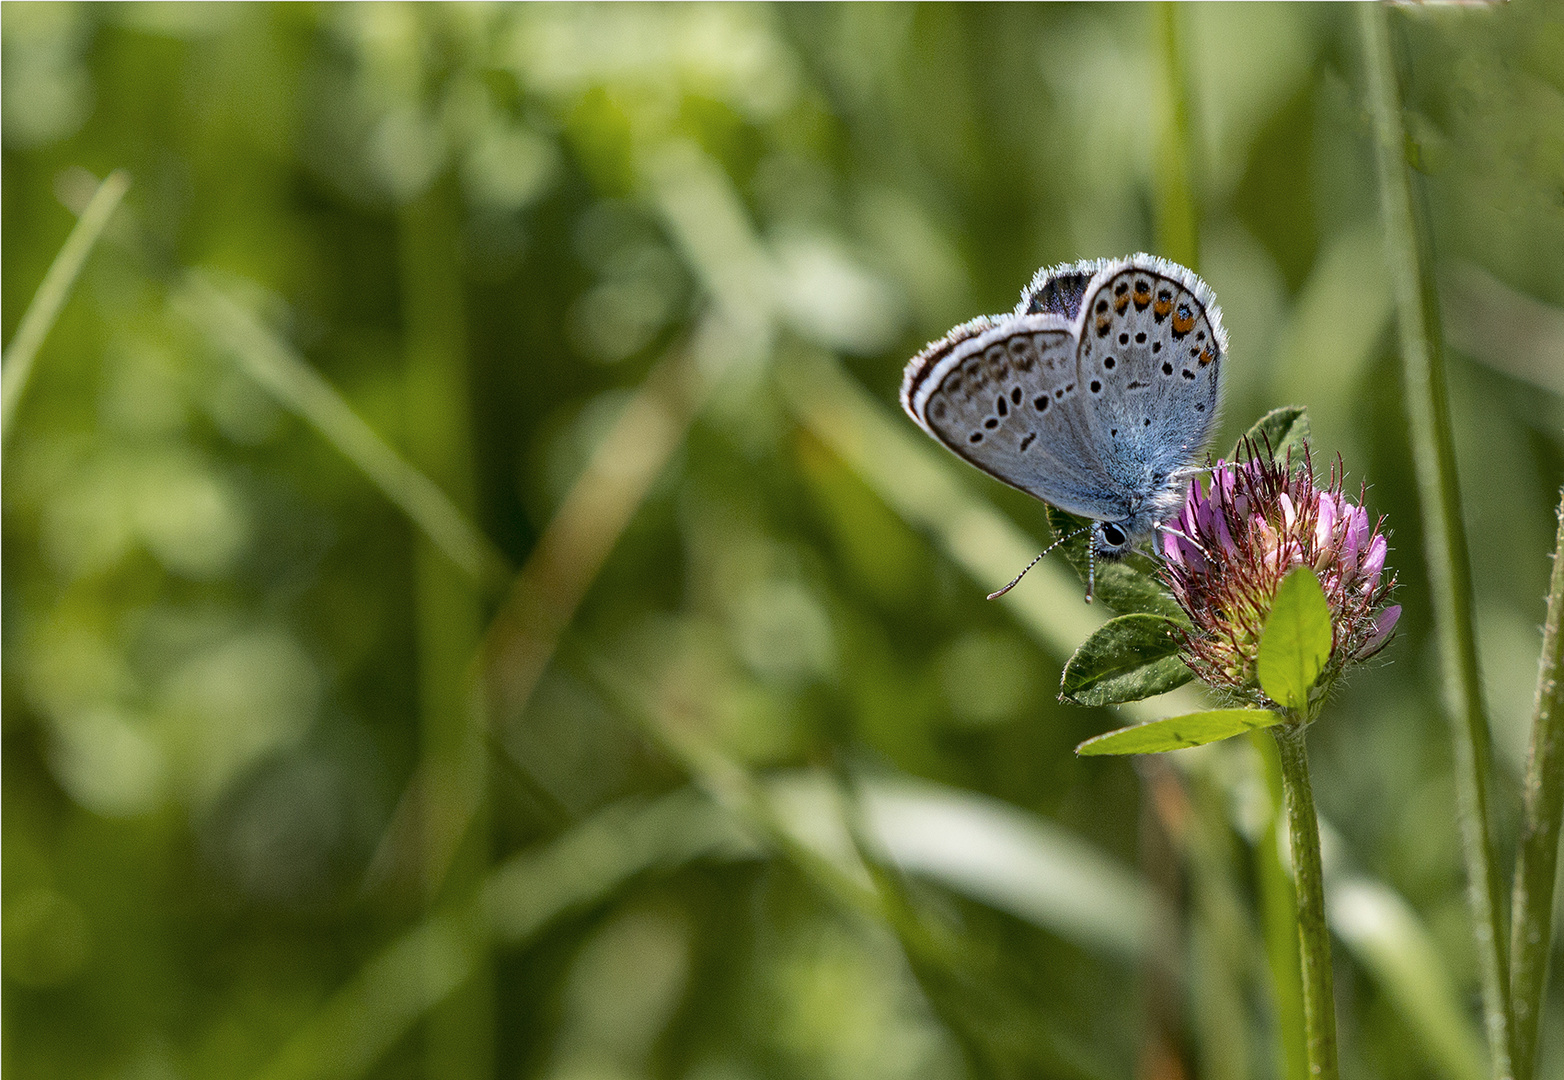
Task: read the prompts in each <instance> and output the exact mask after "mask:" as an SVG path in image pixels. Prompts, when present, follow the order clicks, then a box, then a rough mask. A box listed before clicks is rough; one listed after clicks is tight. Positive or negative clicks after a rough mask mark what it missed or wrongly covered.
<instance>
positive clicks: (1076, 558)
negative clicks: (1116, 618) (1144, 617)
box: [1048, 506, 1189, 623]
mask: <svg viewBox="0 0 1564 1080" xmlns="http://www.w3.org/2000/svg"><path fill="white" fill-rule="evenodd" d="M1090 524H1091V522H1090V521H1088V520H1087V519H1085V518H1078V517H1076V516H1075V515H1073V514H1067V513H1065V512H1064V511H1063V510H1060V509H1059V508H1058V507H1054V506H1050V507H1049V508H1048V525H1049V527H1050V528H1052V529H1053V531H1054V536H1055V537H1060V536H1068V535H1069V534H1071V533H1073V532H1077V531H1079V530H1080V529H1082V528H1084V527H1086V526H1088V525H1090ZM1089 543H1091V534H1090V533H1088V532H1082V533H1081V534H1080V535H1079V536H1076V537H1073V538H1072V539H1070V540H1067V541H1065V542H1064V543H1063V544H1061V545H1059V550H1060V551H1061V552H1062V553H1063V554H1064V558H1065V561H1066V562H1068V563H1069V564H1070V566H1071V567H1073V568H1074V570H1075V572H1076V573H1077V574H1078V575H1080V578H1081V581H1082V582H1083V583H1084V582H1085V581H1086V545H1087V544H1089ZM1051 557H1052V556H1050V558H1051ZM1156 574H1157V561H1156V560H1155V559H1152V558H1150V557H1149V556H1147V555H1143V554H1141V553H1139V552H1136V553H1135V554H1133V555H1130V556H1129V557H1128V558H1124V559H1117V560H1114V561H1112V562H1109V561H1108V560H1105V559H1098V560H1097V595H1096V599H1097V600H1099V601H1101V602H1102V603H1103V604H1105V605H1107V606H1108V607H1110V608H1112V609H1113V610H1114V611H1116V612H1118V613H1119V614H1121V615H1128V614H1131V613H1134V612H1144V613H1146V614H1149V615H1162V616H1164V617H1166V618H1169V619H1172V620H1173V621H1174V622H1178V623H1188V622H1189V618H1188V616H1186V615H1185V614H1184V612H1183V609H1182V608H1180V607H1179V606H1178V601H1177V600H1175V599H1173V594H1172V593H1170V592H1168V588H1167V586H1166V585H1164V584H1162V582H1161V581H1159V580H1157V576H1156Z"/></svg>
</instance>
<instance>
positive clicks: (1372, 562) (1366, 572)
mask: <svg viewBox="0 0 1564 1080" xmlns="http://www.w3.org/2000/svg"><path fill="white" fill-rule="evenodd" d="M1389 546H1390V545H1389V544H1387V543H1386V542H1385V538H1384V537H1383V536H1376V537H1374V539H1373V541H1372V542H1371V543H1370V544H1369V549H1368V554H1367V555H1365V556H1364V557H1363V571H1362V573H1363V577H1364V579H1365V580H1367V581H1375V580H1377V579H1378V578H1379V572H1380V571H1381V570H1383V569H1385V552H1386V550H1388V548H1389ZM1399 610H1400V609H1399V608H1398V609H1397V611H1399Z"/></svg>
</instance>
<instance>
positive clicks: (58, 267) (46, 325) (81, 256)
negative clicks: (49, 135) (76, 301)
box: [0, 170, 130, 443]
mask: <svg viewBox="0 0 1564 1080" xmlns="http://www.w3.org/2000/svg"><path fill="white" fill-rule="evenodd" d="M128 187H130V175H129V174H128V173H126V172H124V171H123V170H120V171H117V172H112V173H110V174H109V175H108V178H107V179H105V180H104V181H103V183H101V184H99V185H98V190H97V191H96V192H95V193H94V194H93V196H92V200H91V201H90V202H88V203H87V209H85V210H83V211H82V212H81V217H80V218H78V219H77V221H76V226H75V228H73V229H71V234H70V235H69V236H67V237H66V238H65V243H64V245H63V246H62V247H61V248H60V253H59V254H58V255H56V256H55V257H54V262H52V263H50V264H49V271H48V273H46V274H44V276H43V282H42V283H41V284H40V285H39V286H38V291H37V292H36V293H34V294H33V302H32V303H30V304H28V305H27V310H26V311H25V312H24V313H23V314H22V321H21V322H20V323H18V324H17V327H16V333H15V334H13V335H12V336H11V343H10V344H9V345H7V346H6V348H5V357H4V361H5V368H4V373H3V374H0V443H3V441H4V439H5V437H6V436H8V435H10V433H11V417H12V416H13V415H14V414H15V413H16V406H17V404H18V403H19V402H20V401H21V400H22V391H24V390H26V389H27V379H28V376H30V375H31V374H32V371H33V361H34V360H35V359H37V357H38V350H39V348H40V347H41V346H42V345H43V341H44V338H46V337H48V336H49V331H50V330H52V329H53V328H54V321H55V320H56V319H57V318H59V317H60V309H61V308H63V307H64V306H65V301H66V300H67V299H69V298H70V295H71V287H72V286H74V285H75V284H76V278H77V276H78V275H80V274H81V268H82V266H83V265H84V264H85V263H86V262H87V256H88V255H89V254H91V253H92V248H93V245H94V244H96V243H97V242H98V237H99V236H101V235H103V227H104V226H105V225H107V224H108V223H109V218H111V217H113V216H114V210H115V208H116V207H118V206H119V201H120V200H121V199H122V198H124V197H125V189H127V188H128Z"/></svg>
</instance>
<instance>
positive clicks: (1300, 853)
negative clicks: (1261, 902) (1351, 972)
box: [1271, 717, 1337, 1080]
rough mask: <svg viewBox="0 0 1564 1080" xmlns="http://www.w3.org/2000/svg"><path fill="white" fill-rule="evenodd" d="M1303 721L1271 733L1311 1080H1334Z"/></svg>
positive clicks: (1320, 879)
mask: <svg viewBox="0 0 1564 1080" xmlns="http://www.w3.org/2000/svg"><path fill="white" fill-rule="evenodd" d="M1303 729H1304V724H1303V720H1302V718H1301V717H1299V718H1295V719H1291V720H1289V721H1288V722H1287V723H1284V724H1278V725H1276V726H1275V727H1273V728H1272V729H1271V735H1272V737H1273V738H1274V739H1275V740H1276V750H1277V753H1278V755H1279V756H1280V757H1281V762H1282V792H1283V794H1284V795H1285V797H1286V803H1287V834H1288V839H1289V840H1290V841H1291V843H1292V870H1293V884H1294V888H1295V889H1296V890H1297V893H1298V956H1299V959H1300V960H1301V961H1302V966H1303V1022H1304V1034H1305V1038H1306V1041H1307V1045H1308V1055H1309V1075H1310V1076H1311V1077H1313V1078H1314V1080H1336V1077H1337V1071H1336V998H1335V993H1334V991H1333V990H1332V988H1331V967H1330V931H1329V930H1328V929H1326V926H1325V878H1324V874H1323V873H1322V871H1321V869H1320V825H1319V820H1318V818H1316V817H1315V814H1314V792H1313V790H1312V789H1311V788H1310V787H1309V759H1308V755H1307V753H1306V752H1305V750H1304V745H1303Z"/></svg>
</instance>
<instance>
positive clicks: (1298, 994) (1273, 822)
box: [1249, 731, 1309, 1080]
mask: <svg viewBox="0 0 1564 1080" xmlns="http://www.w3.org/2000/svg"><path fill="white" fill-rule="evenodd" d="M1249 741H1250V742H1251V744H1253V746H1254V748H1255V751H1256V752H1257V753H1259V755H1260V760H1261V761H1262V763H1263V765H1264V770H1265V786H1266V789H1267V790H1268V791H1269V793H1270V796H1271V806H1272V812H1271V817H1270V820H1269V822H1268V823H1267V824H1266V827H1265V832H1264V833H1263V834H1262V835H1261V837H1260V843H1259V845H1258V847H1257V849H1256V851H1255V861H1256V862H1257V863H1258V870H1257V875H1256V876H1257V877H1258V878H1259V900H1260V911H1261V923H1262V925H1263V927H1264V929H1265V952H1266V959H1267V961H1268V965H1269V967H1270V969H1271V989H1272V993H1273V994H1274V995H1275V1008H1276V1031H1277V1051H1278V1054H1279V1056H1280V1058H1281V1061H1280V1063H1279V1066H1280V1067H1279V1068H1278V1069H1277V1074H1278V1075H1279V1076H1284V1077H1286V1080H1307V1078H1308V1075H1309V1051H1308V1044H1307V1042H1306V1040H1305V1038H1304V1030H1305V1023H1304V1013H1303V991H1302V989H1301V986H1302V981H1303V972H1302V971H1301V969H1300V968H1299V965H1298V948H1297V946H1296V945H1295V944H1294V941H1295V939H1296V937H1297V932H1298V931H1297V926H1298V900H1297V897H1296V895H1295V894H1294V891H1293V883H1292V880H1291V878H1290V877H1289V876H1288V873H1287V866H1286V864H1285V863H1284V862H1283V860H1282V850H1281V846H1280V844H1278V842H1277V841H1278V833H1279V832H1280V830H1281V829H1282V828H1283V825H1282V822H1283V820H1284V818H1285V816H1286V805H1287V798H1286V789H1285V787H1284V786H1283V784H1282V762H1281V757H1280V756H1279V753H1278V751H1277V749H1276V741H1275V737H1274V733H1273V734H1272V737H1271V738H1267V737H1266V732H1264V731H1251V732H1250V733H1249Z"/></svg>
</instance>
